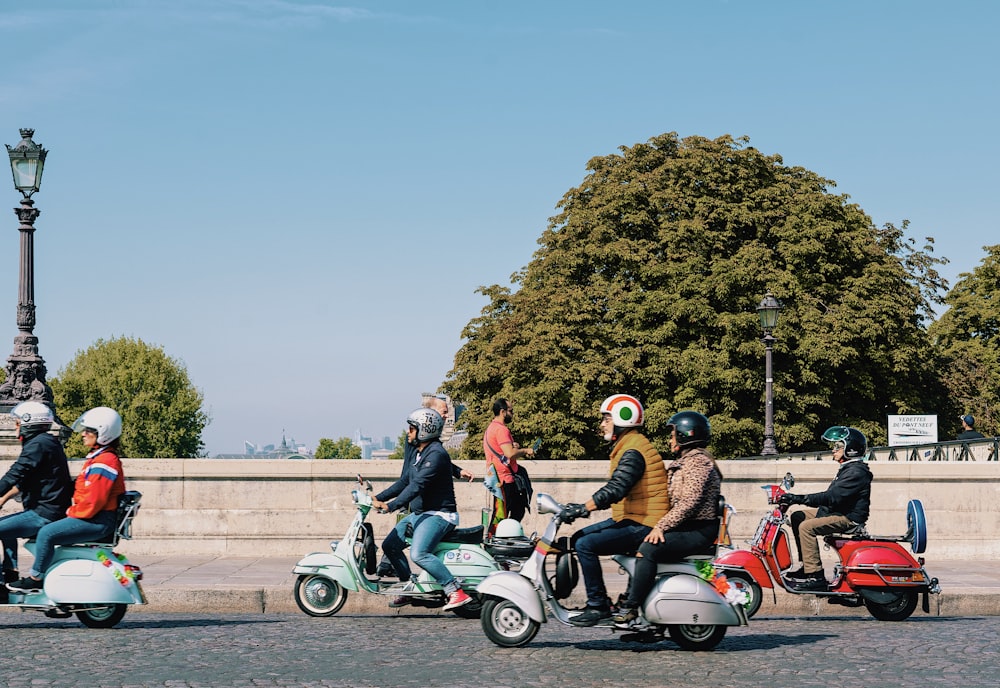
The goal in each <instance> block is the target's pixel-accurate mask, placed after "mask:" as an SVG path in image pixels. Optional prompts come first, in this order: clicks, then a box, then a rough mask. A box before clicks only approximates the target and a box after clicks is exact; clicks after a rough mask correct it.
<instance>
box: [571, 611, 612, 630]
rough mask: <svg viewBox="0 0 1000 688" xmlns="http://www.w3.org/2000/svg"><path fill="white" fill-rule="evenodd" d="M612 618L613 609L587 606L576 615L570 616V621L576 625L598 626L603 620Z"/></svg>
mask: <svg viewBox="0 0 1000 688" xmlns="http://www.w3.org/2000/svg"><path fill="white" fill-rule="evenodd" d="M610 620H611V610H610V609H598V608H597V607H587V608H586V609H584V610H583V611H582V612H580V613H579V614H577V615H576V616H571V617H569V622H570V623H571V624H573V625H574V626H596V625H597V624H599V623H600V622H602V621H610Z"/></svg>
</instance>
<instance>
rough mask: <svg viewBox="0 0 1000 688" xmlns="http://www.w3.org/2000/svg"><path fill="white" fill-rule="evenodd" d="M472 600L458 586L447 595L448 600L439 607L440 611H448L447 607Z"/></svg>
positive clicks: (452, 607) (464, 603)
mask: <svg viewBox="0 0 1000 688" xmlns="http://www.w3.org/2000/svg"><path fill="white" fill-rule="evenodd" d="M469 602H472V597H470V596H469V595H467V594H466V593H465V591H464V590H462V589H461V588H459V589H458V590H456V591H455V592H453V593H451V594H450V595H448V602H447V603H446V604H445V605H444V606H443V607H441V609H442V611H448V610H449V609H454V608H455V607H461V606H462V605H466V604H468V603H469Z"/></svg>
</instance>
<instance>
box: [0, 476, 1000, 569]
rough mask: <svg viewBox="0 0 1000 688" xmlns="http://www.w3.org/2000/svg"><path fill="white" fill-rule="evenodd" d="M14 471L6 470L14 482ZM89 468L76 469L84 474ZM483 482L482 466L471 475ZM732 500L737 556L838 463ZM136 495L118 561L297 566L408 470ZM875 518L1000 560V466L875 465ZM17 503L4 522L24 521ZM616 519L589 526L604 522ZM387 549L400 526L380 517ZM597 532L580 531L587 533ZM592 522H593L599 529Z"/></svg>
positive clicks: (559, 490)
mask: <svg viewBox="0 0 1000 688" xmlns="http://www.w3.org/2000/svg"><path fill="white" fill-rule="evenodd" d="M8 465H9V461H7V462H0V470H6V467H7V466H8ZM79 465H80V462H78V461H73V462H71V466H73V467H74V471H75V470H76V469H78V468H79ZM461 465H462V466H463V467H464V468H467V469H469V470H471V471H472V472H474V473H475V474H476V475H478V476H482V474H483V468H484V466H483V464H482V463H481V462H479V461H472V462H463V463H462V464H461ZM719 465H720V468H721V469H722V471H723V473H724V475H725V479H724V481H723V493H724V494H725V496H726V497H727V499H728V501H729V502H730V503H731V504H732V505H733V506H734V507H735V508H736V510H737V512H738V513H737V514H736V516H735V517H734V519H733V522H732V528H731V531H732V537H733V544H734V545H735V546H743V541H744V540H745V539H746V538H749V537H750V536H751V535H753V532H754V530H755V529H756V527H757V523H758V521H759V520H760V517H761V515H762V514H763V513H764V512H765V510H766V509H767V504H766V499H765V495H764V492H763V490H761V489H760V488H759V486H760V485H763V484H765V483H772V482H776V481H778V480H780V479H781V477H782V476H784V475H785V473H786V472H788V471H791V472H792V473H794V475H795V479H796V486H795V488H794V491H795V492H797V493H807V492H815V491H820V490H823V489H825V488H826V486H827V485H828V484H829V482H830V480H831V479H832V478H833V476H834V474H835V473H836V470H837V466H836V465H835V464H834V463H832V462H831V461H828V460H825V461H816V460H807V461H805V460H788V459H784V460H770V461H762V460H757V461H721V462H720V463H719ZM525 466H526V467H527V469H528V471H529V472H530V474H531V478H532V482H533V484H534V488H535V491H536V493H537V492H547V493H549V494H551V495H552V496H553V497H555V498H556V499H558V500H559V501H561V502H564V503H566V502H584V501H586V499H587V497H589V496H590V495H591V494H593V492H594V491H595V490H596V489H597V488H598V487H600V485H602V484H603V483H604V481H605V480H606V478H607V471H608V463H607V462H606V461H528V462H525ZM124 467H125V473H126V476H127V480H128V486H129V489H134V490H139V491H140V492H142V494H143V502H142V509H141V510H140V512H139V515H138V516H137V518H136V519H135V522H134V535H135V537H134V539H133V540H130V541H126V542H123V543H122V544H121V545H120V549H121V551H123V552H128V553H130V554H150V555H153V554H156V555H171V556H174V555H182V554H185V553H191V554H218V555H227V556H259V555H268V556H295V555H299V554H305V553H307V552H310V551H321V550H326V549H327V548H328V547H329V543H330V541H331V540H334V539H337V538H339V537H341V536H342V535H343V533H344V532H345V531H346V529H347V525H348V523H349V522H350V520H351V519H352V518H353V516H354V507H353V504H352V502H351V494H350V492H351V490H352V489H353V488H354V487H355V486H356V485H357V474H358V473H362V474H363V475H364V477H365V479H366V480H370V481H371V482H372V483H373V485H374V487H375V491H376V492H377V491H379V490H381V489H384V488H385V487H387V486H388V485H389V484H390V483H391V482H392V481H394V480H395V479H396V478H397V477H398V476H399V469H400V464H399V462H398V461H389V460H383V461H315V460H304V461H300V460H285V461H270V460H252V459H248V460H223V459H126V460H125V461H124ZM871 469H872V472H873V473H874V474H875V481H874V483H873V488H872V507H873V508H872V515H871V519H870V520H869V522H868V530H869V532H871V533H873V534H878V535H896V534H902V533H903V532H905V530H906V505H907V502H908V501H909V500H910V499H919V500H921V502H922V503H923V507H924V511H925V513H926V516H927V523H928V541H929V545H928V551H927V555H926V556H928V557H929V558H935V559H965V558H970V557H980V558H998V557H1000V488H998V484H1000V482H998V478H1000V463H997V462H985V463H980V462H929V463H925V462H874V463H872V464H871ZM455 491H456V495H457V497H458V503H459V512H460V516H461V520H462V523H461V525H463V526H470V525H476V524H478V523H480V522H481V518H482V510H483V508H484V507H485V506H486V505H487V492H486V489H485V488H484V487H483V484H482V480H481V478H480V479H479V480H477V481H476V482H474V483H472V484H469V483H465V482H456V486H455ZM20 508H21V507H20V505H19V504H16V503H14V502H10V503H9V504H8V505H7V506H6V507H5V508H4V510H3V513H4V514H7V513H12V512H13V511H14V510H17V509H20ZM609 514H610V512H599V513H597V514H595V515H594V516H592V517H591V519H595V518H605V517H607V515H609ZM548 518H549V517H548V516H539V515H537V514H536V513H534V512H532V513H529V514H528V515H527V516H526V518H525V520H524V528H525V531H526V533H528V534H530V533H531V532H533V531H537V532H541V531H542V530H544V527H545V524H546V523H547V522H548ZM369 521H370V522H371V523H372V524H373V525H374V527H375V532H376V535H377V536H378V537H379V538H381V537H383V536H384V535H385V533H386V532H388V529H389V528H390V527H391V526H392V525H393V523H394V522H395V519H394V518H393V517H392V516H389V515H384V514H371V515H370V517H369ZM586 522H587V521H580V522H578V523H577V524H576V526H578V527H579V526H581V524H585V523H586ZM591 522H592V521H591Z"/></svg>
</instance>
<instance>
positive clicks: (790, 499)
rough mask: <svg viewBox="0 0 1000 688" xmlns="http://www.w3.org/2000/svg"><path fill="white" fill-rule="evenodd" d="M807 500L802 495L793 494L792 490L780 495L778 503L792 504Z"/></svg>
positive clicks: (803, 502) (802, 502)
mask: <svg viewBox="0 0 1000 688" xmlns="http://www.w3.org/2000/svg"><path fill="white" fill-rule="evenodd" d="M805 503H806V500H805V498H804V497H803V496H802V495H797V494H792V493H791V492H786V493H785V494H783V495H781V496H780V497H778V504H781V505H784V506H789V505H791V504H805Z"/></svg>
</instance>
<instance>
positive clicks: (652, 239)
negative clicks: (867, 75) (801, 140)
mask: <svg viewBox="0 0 1000 688" xmlns="http://www.w3.org/2000/svg"><path fill="white" fill-rule="evenodd" d="M588 170H589V174H588V175H587V176H586V178H585V179H584V180H583V183H582V184H580V186H578V187H576V188H573V189H570V190H569V191H568V192H567V193H566V194H565V196H564V197H563V198H562V200H561V201H560V203H559V205H558V208H559V210H560V212H559V214H558V215H556V216H555V217H553V218H551V220H550V223H549V226H548V228H547V229H546V230H545V232H544V233H543V234H542V236H541V238H540V239H539V242H538V243H539V246H540V248H539V249H538V250H537V251H536V252H535V254H534V256H533V258H532V260H531V262H530V263H529V265H528V266H527V267H526V268H524V269H523V270H521V271H520V272H518V273H516V274H515V275H513V276H512V282H513V288H511V287H506V286H501V285H492V286H488V287H482V288H481V289H480V292H481V293H482V294H483V295H484V296H486V298H487V299H489V303H488V304H487V305H486V307H485V308H484V309H483V311H482V313H481V314H480V315H479V316H478V317H476V318H474V319H473V320H472V321H471V322H470V323H469V324H468V325H467V326H466V327H465V329H464V330H463V337H464V340H465V341H464V343H463V346H462V347H461V349H460V350H459V351H458V353H457V354H456V357H455V365H454V368H453V369H452V371H451V372H450V373H449V376H448V379H447V380H446V381H445V384H444V388H445V391H447V392H448V393H449V394H450V395H451V396H452V397H453V398H455V399H459V400H461V401H462V402H463V403H464V404H465V405H466V406H467V407H468V410H467V411H466V413H465V414H463V420H465V423H466V427H467V429H468V430H469V433H470V435H469V436H470V440H469V441H468V442H466V446H465V447H464V448H463V455H464V456H472V455H477V454H478V453H479V445H478V438H479V437H481V433H482V431H483V430H484V428H485V427H486V425H487V424H488V423H489V421H490V416H491V413H490V410H489V407H490V404H491V403H492V401H493V399H495V398H496V397H498V396H504V397H508V398H511V399H514V400H515V401H516V403H517V411H518V416H517V417H516V418H515V422H516V423H517V425H516V426H515V428H514V431H515V435H517V434H518V433H519V432H520V434H522V435H524V436H535V435H538V436H541V437H543V438H544V440H545V443H546V446H547V447H548V448H549V449H550V450H551V455H552V456H553V457H554V458H559V457H563V458H571V459H572V458H591V457H593V458H598V457H604V456H606V448H605V447H604V446H603V444H602V442H601V441H600V440H599V439H598V438H597V436H596V432H595V430H596V424H597V421H598V418H597V410H598V406H599V404H600V402H601V400H602V399H603V398H604V397H605V396H607V395H609V394H611V393H615V392H626V393H631V394H634V395H636V396H637V397H639V398H640V399H641V400H642V401H643V403H644V405H645V407H646V410H647V422H646V427H647V433H648V434H649V435H650V436H651V437H652V438H653V439H654V441H658V444H659V446H660V447H661V448H663V439H664V438H663V431H664V426H665V424H666V421H667V419H668V418H669V417H670V415H672V414H673V413H674V412H676V411H678V410H681V409H694V410H698V411H700V412H702V413H705V414H706V415H708V416H709V418H710V419H711V421H712V430H713V448H714V449H715V451H716V452H717V454H718V455H719V456H721V457H727V456H738V455H744V456H745V455H754V454H756V453H758V452H759V450H760V447H761V444H762V438H763V424H764V384H765V381H764V374H763V373H764V347H763V345H762V344H761V341H760V339H761V332H760V328H759V323H758V319H757V315H756V312H755V309H756V306H757V304H758V302H759V301H760V299H761V297H762V296H763V294H764V293H765V292H766V291H767V290H769V289H770V290H771V291H772V292H773V293H774V294H775V295H776V296H777V297H778V298H779V299H780V300H781V301H782V302H783V306H784V307H783V309H782V311H781V319H780V321H779V323H778V327H777V329H776V330H775V332H774V335H775V337H777V342H776V345H775V349H774V394H775V428H776V434H777V444H778V447H779V450H780V451H797V450H805V449H811V448H815V447H817V446H819V445H818V444H817V438H818V436H819V435H820V433H822V431H823V430H824V429H825V428H826V427H827V426H829V425H833V424H840V423H845V424H853V425H857V426H859V427H861V428H862V429H864V430H865V431H866V432H867V433H869V434H870V435H871V436H872V438H873V439H874V440H875V441H879V440H882V441H884V440H885V438H886V432H885V420H886V419H885V416H886V414H891V413H911V412H928V411H930V412H933V411H934V410H935V409H936V408H937V407H938V403H939V401H940V400H941V398H942V396H943V391H942V389H941V386H940V385H939V384H938V382H937V379H936V376H935V359H934V353H933V350H932V348H931V347H930V344H929V340H928V338H927V333H926V329H925V327H924V321H925V320H926V319H927V318H928V317H929V315H930V313H931V309H932V305H933V303H934V302H936V301H938V300H939V299H940V297H939V296H938V292H939V291H940V289H941V288H942V285H943V280H942V279H941V278H940V276H939V275H938V273H937V270H936V265H938V264H940V263H942V262H944V261H942V260H941V259H938V258H935V257H933V256H932V255H931V254H932V251H933V247H932V245H931V244H932V241H931V240H930V239H928V244H927V245H925V246H924V247H922V248H920V249H918V248H916V247H915V246H914V242H913V241H912V240H908V239H906V238H905V229H906V224H905V223H904V224H903V225H902V227H896V226H894V225H891V224H887V225H885V226H883V227H881V228H879V227H876V226H874V224H873V223H872V221H871V219H870V218H869V217H868V216H867V215H866V214H865V213H864V212H863V211H862V210H861V209H860V208H859V207H858V206H857V205H856V204H853V203H849V202H848V198H847V197H846V196H844V195H835V194H833V193H831V192H830V190H829V189H830V188H831V187H833V186H835V184H834V183H833V182H831V181H829V180H827V179H824V178H822V177H820V176H818V175H816V174H815V173H813V172H810V171H809V170H806V169H804V168H801V167H786V166H785V165H783V163H782V159H781V157H780V156H777V155H764V154H762V153H761V152H760V151H758V150H756V149H754V148H752V147H750V146H749V142H748V140H747V139H745V138H740V139H733V138H731V137H728V136H725V137H721V138H718V139H715V140H709V139H706V138H702V137H689V138H685V139H680V138H678V136H677V135H676V134H674V133H670V134H664V135H661V136H657V137H655V138H653V139H651V140H650V141H649V142H648V143H644V144H637V145H634V146H632V147H622V148H620V153H619V154H615V155H608V156H603V157H596V158H593V159H592V160H591V161H590V162H589V163H588Z"/></svg>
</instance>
